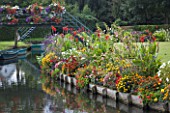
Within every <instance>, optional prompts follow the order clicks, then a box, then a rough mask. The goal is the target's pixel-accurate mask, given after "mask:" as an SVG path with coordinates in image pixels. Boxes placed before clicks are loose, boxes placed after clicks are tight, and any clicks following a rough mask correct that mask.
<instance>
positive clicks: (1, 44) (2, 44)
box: [0, 41, 28, 50]
mask: <svg viewBox="0 0 170 113" xmlns="http://www.w3.org/2000/svg"><path fill="white" fill-rule="evenodd" d="M13 46H14V41H0V50H5V49H10V48H12V47H13ZM27 46H28V45H27V44H25V43H24V42H19V43H18V47H27Z"/></svg>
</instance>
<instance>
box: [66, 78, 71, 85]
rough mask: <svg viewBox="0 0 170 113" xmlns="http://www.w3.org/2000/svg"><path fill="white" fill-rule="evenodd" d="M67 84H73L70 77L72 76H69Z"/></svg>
mask: <svg viewBox="0 0 170 113" xmlns="http://www.w3.org/2000/svg"><path fill="white" fill-rule="evenodd" d="M66 80H67V83H69V84H72V77H70V76H67V79H66Z"/></svg>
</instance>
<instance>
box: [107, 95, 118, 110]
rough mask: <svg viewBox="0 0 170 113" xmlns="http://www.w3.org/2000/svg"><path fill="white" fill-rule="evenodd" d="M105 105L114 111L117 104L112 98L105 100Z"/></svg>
mask: <svg viewBox="0 0 170 113" xmlns="http://www.w3.org/2000/svg"><path fill="white" fill-rule="evenodd" d="M106 104H107V106H110V107H112V108H115V109H116V108H117V103H116V101H115V100H114V99H112V98H106Z"/></svg>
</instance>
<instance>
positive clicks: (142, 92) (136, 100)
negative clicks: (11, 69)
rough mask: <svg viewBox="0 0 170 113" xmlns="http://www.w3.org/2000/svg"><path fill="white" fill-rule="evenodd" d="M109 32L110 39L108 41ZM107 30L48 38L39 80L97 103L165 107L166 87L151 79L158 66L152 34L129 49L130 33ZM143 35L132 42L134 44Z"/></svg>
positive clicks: (114, 28) (115, 29) (161, 81)
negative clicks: (95, 97)
mask: <svg viewBox="0 0 170 113" xmlns="http://www.w3.org/2000/svg"><path fill="white" fill-rule="evenodd" d="M112 29H113V30H114V35H110V33H111V32H112V31H110V30H112ZM112 29H108V33H107V34H104V33H103V32H102V30H101V29H100V28H98V30H97V31H96V32H95V33H94V34H92V35H91V36H88V35H87V34H86V33H85V32H78V31H69V32H71V33H70V34H69V33H68V34H66V35H63V34H62V35H57V36H54V37H52V38H50V40H52V41H51V43H50V44H46V54H45V56H44V57H42V60H40V61H41V62H40V64H41V65H42V74H43V75H42V76H43V77H46V73H47V72H48V73H49V76H51V78H56V77H58V78H61V79H63V80H64V81H66V82H68V83H70V84H71V83H72V84H73V85H75V86H76V87H77V88H78V89H82V90H83V91H87V88H88V90H89V91H92V93H98V94H100V95H101V96H102V98H99V100H101V101H103V100H102V99H103V97H104V96H109V97H111V98H113V99H115V100H116V101H117V100H120V101H122V102H124V103H126V104H134V105H137V106H139V107H145V106H147V105H154V104H156V103H160V102H162V103H166V102H168V101H169V81H168V82H165V80H164V78H163V77H162V75H159V76H158V74H157V73H158V70H159V67H160V66H161V62H160V59H158V58H157V50H158V44H157V43H156V39H155V38H154V39H153V36H152V33H150V32H149V31H146V34H145V35H149V37H150V38H148V39H147V40H148V42H147V43H144V41H143V40H142V39H141V40H142V41H141V43H139V42H138V43H135V41H136V39H134V34H133V35H132V34H131V32H128V31H124V30H122V29H121V28H120V27H118V26H116V25H115V24H113V25H112ZM75 32H76V33H75ZM143 35H144V34H141V36H140V35H139V36H138V35H137V36H138V38H139V39H140V38H142V37H143ZM135 38H136V36H135ZM47 40H49V39H47ZM145 40H146V37H145ZM117 41H121V43H117ZM60 73H62V76H61V75H60ZM168 79H170V78H168ZM80 91H81V90H80ZM158 105H159V104H158ZM150 107H152V108H153V109H157V108H156V107H153V106H150ZM159 110H161V111H164V110H163V109H159Z"/></svg>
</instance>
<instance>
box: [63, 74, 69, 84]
mask: <svg viewBox="0 0 170 113" xmlns="http://www.w3.org/2000/svg"><path fill="white" fill-rule="evenodd" d="M67 77H68V76H67V75H65V74H63V80H64V81H65V82H67Z"/></svg>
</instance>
